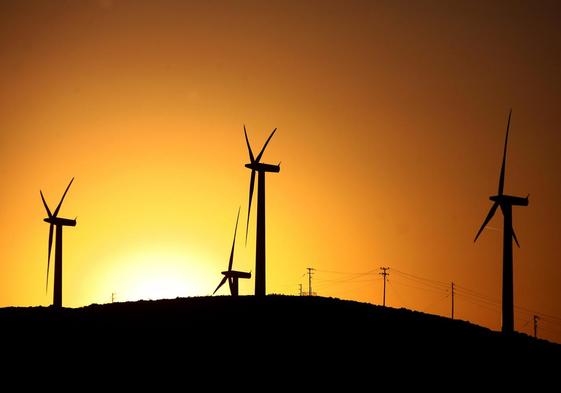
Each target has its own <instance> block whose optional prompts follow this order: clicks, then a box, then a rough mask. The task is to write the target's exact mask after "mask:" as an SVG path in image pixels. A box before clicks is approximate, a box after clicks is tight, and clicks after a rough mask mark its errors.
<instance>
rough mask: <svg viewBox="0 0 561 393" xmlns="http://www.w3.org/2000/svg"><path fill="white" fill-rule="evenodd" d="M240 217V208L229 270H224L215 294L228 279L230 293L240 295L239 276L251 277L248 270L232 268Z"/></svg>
mask: <svg viewBox="0 0 561 393" xmlns="http://www.w3.org/2000/svg"><path fill="white" fill-rule="evenodd" d="M239 219H240V209H238V217H237V218H236V229H234V242H233V243H232V251H231V252H230V262H229V263H228V270H226V271H225V272H222V274H223V275H224V278H222V281H220V284H218V286H217V287H216V289H215V290H214V292H213V293H212V294H213V295H214V294H215V293H216V291H218V290H219V289H220V287H221V286H222V285H224V283H225V282H226V281H228V285H229V286H230V294H231V295H232V296H238V279H239V278H251V273H246V272H238V271H236V270H232V265H233V263H234V248H235V246H236V233H237V232H238V221H239Z"/></svg>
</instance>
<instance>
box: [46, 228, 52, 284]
mask: <svg viewBox="0 0 561 393" xmlns="http://www.w3.org/2000/svg"><path fill="white" fill-rule="evenodd" d="M52 247H53V224H51V225H50V226H49V255H48V256H47V284H46V285H45V293H47V291H48V289H49V269H50V266H51V248H52Z"/></svg>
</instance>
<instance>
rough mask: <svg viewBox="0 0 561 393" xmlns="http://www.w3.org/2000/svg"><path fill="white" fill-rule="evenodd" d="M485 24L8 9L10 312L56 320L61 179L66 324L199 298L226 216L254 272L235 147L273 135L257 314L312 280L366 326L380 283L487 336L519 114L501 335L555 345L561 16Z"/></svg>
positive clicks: (482, 12)
mask: <svg viewBox="0 0 561 393" xmlns="http://www.w3.org/2000/svg"><path fill="white" fill-rule="evenodd" d="M476 3H477V4H473V2H468V1H466V2H461V1H460V2H453V3H448V2H442V3H439V2H423V1H421V2H400V1H397V2H383V1H382V2H378V1H376V2H374V1H372V2H369V1H344V2H343V1H340V2H338V1H324V2H323V1H321V2H320V1H311V2H308V1H303V2H290V1H289V2H281V1H279V2H275V1H273V2H269V1H267V2H263V1H240V2H237V1H233V2H231V1H208V2H207V1H201V2H190V1H174V0H163V1H144V0H137V1H129V0H114V1H93V0H92V1H75V2H63V1H44V2H43V1H21V2H20V1H3V2H1V4H0V83H1V86H2V88H1V89H0V173H1V174H2V177H3V182H2V184H3V186H2V190H1V191H0V222H1V223H2V227H1V229H0V234H1V236H0V282H1V285H0V306H1V307H7V306H30V305H44V306H46V305H49V304H51V301H52V286H50V287H49V290H48V292H47V293H45V273H46V265H47V237H48V227H49V226H48V224H46V223H45V222H43V221H42V220H43V218H45V217H46V213H45V210H44V208H43V206H42V203H41V200H40V196H39V190H40V189H41V190H42V191H43V192H44V193H45V197H46V199H47V201H48V202H49V205H51V204H52V205H55V206H56V203H58V200H59V199H60V196H61V194H62V192H63V191H64V189H65V187H66V185H67V184H68V182H69V180H70V179H71V178H72V177H75V181H74V183H73V185H72V188H71V189H70V191H69V193H68V195H67V197H66V200H65V203H64V206H63V207H62V210H61V215H62V216H63V217H67V218H72V219H73V218H74V217H76V216H77V226H76V227H72V228H65V229H64V262H63V264H64V273H63V282H64V284H63V293H64V298H63V299H64V306H66V307H79V306H83V305H88V304H91V303H108V302H110V301H111V294H112V293H116V300H117V301H129V300H138V299H159V298H175V297H185V296H203V295H210V294H211V293H212V291H213V290H214V288H215V287H216V285H218V283H219V281H220V279H221V277H222V276H221V271H223V270H225V269H226V267H227V263H228V257H229V254H230V247H231V244H232V235H233V231H234V224H235V218H236V212H237V210H238V207H239V206H241V214H240V227H239V228H238V240H237V244H236V250H235V260H234V267H235V268H236V269H237V270H241V271H247V272H249V271H252V272H254V271H255V218H256V215H255V212H256V210H252V213H251V214H252V217H251V221H250V226H249V237H248V241H247V246H246V244H245V230H246V226H245V222H246V217H247V204H248V188H249V177H250V171H249V170H248V169H247V168H245V167H244V165H245V164H246V163H248V162H249V157H248V153H247V148H246V146H245V140H244V136H243V125H244V124H245V125H246V126H247V130H248V135H249V137H250V140H251V141H252V144H253V145H254V146H255V147H254V149H257V150H258V149H259V148H260V146H262V144H263V143H264V141H265V139H266V138H267V136H268V135H269V134H270V132H271V130H272V129H273V128H275V127H277V128H278V131H277V132H276V134H275V136H274V138H273V139H272V140H271V142H270V144H269V146H268V148H267V151H266V153H265V155H264V160H265V162H268V163H273V164H278V163H279V162H281V161H282V164H281V165H282V170H281V172H280V173H278V174H274V175H271V176H268V177H267V191H266V192H267V208H266V214H267V232H266V235H267V292H268V293H281V294H291V295H297V294H298V293H299V284H302V285H303V289H304V290H307V287H308V278H307V276H305V273H306V268H307V267H314V268H315V269H317V270H316V272H315V274H314V276H313V281H312V285H314V288H313V290H314V291H315V292H317V293H318V294H319V295H321V296H333V297H340V298H344V299H352V300H358V301H363V302H370V303H375V304H380V303H381V302H382V285H383V283H382V280H381V276H380V275H378V272H379V267H380V266H389V267H390V276H389V280H390V282H389V286H388V290H387V291H388V292H387V302H388V305H390V306H392V307H398V308H399V307H406V308H410V309H415V310H420V311H425V312H430V313H435V314H440V315H446V316H448V315H449V313H450V297H449V294H448V295H447V292H446V290H447V288H448V287H447V285H448V284H449V283H451V282H452V281H454V282H455V283H457V284H458V285H459V286H460V287H461V288H464V289H463V291H464V292H463V295H462V292H459V294H458V296H457V298H456V300H457V303H456V316H457V318H460V319H465V320H470V321H472V322H474V323H477V324H480V325H483V326H487V327H490V328H492V329H499V328H500V305H498V304H495V303H494V302H495V301H496V302H500V296H501V292H500V290H501V256H502V221H501V219H500V218H499V217H495V218H494V219H493V221H491V223H490V227H491V228H487V229H486V230H485V231H484V232H483V233H482V235H481V237H480V238H479V239H478V242H477V243H476V244H474V242H473V238H474V236H475V233H476V231H477V229H478V228H479V226H480V225H481V222H482V220H483V219H484V216H485V214H486V212H487V211H488V209H489V207H490V201H489V200H488V197H489V196H490V195H493V194H494V193H496V188H497V182H498V177H499V169H500V159H501V154H502V146H503V142H504V131H505V127H506V120H507V116H508V111H509V109H510V108H511V107H512V108H513V112H512V124H511V134H510V138H511V139H510V142H509V143H510V146H509V156H508V160H507V166H506V185H505V190H506V191H507V192H509V193H512V194H514V195H521V196H526V195H527V194H528V193H530V194H531V196H530V205H529V206H528V207H527V208H524V209H517V208H514V212H513V217H514V227H515V230H516V234H517V236H518V239H519V240H520V244H521V248H519V249H518V248H515V249H514V303H515V305H517V307H518V308H517V309H516V310H515V328H516V329H517V330H520V331H523V332H526V333H529V334H530V333H531V328H532V323H531V322H529V321H530V320H531V318H532V316H533V314H534V313H535V312H539V313H543V314H545V315H548V316H551V317H552V318H551V319H547V318H544V319H543V320H542V321H541V322H540V323H541V329H542V330H540V331H541V332H542V334H543V337H545V338H548V339H550V340H553V341H557V342H561V286H560V285H559V283H560V280H561V248H560V247H559V244H558V243H559V238H560V235H561V230H560V229H559V222H560V221H561V207H560V206H559V203H558V201H559V200H561V177H560V175H559V169H560V168H561V132H560V130H559V125H558V124H559V115H560V114H559V108H560V105H561V78H560V75H561V74H560V73H559V69H560V66H561V56H560V53H561V33H560V31H561V29H559V26H558V15H559V11H561V9H560V7H559V5H558V4H557V3H556V2H551V3H549V2H544V3H543V4H541V5H540V6H533V5H532V4H533V3H531V2H528V3H524V2H521V3H516V4H511V5H510V6H511V7H507V9H505V6H504V3H502V2H496V4H494V5H488V4H487V3H486V2H481V3H479V2H476ZM254 203H255V199H254ZM253 209H255V205H254V207H253ZM493 228H496V229H498V230H493ZM392 269H394V270H392ZM424 279H426V280H425V281H423V280H424ZM431 285H432V286H431ZM253 291H254V280H253V278H252V279H250V280H241V281H240V294H242V295H251V294H253ZM459 291H461V289H460V290H459ZM227 294H228V290H227V288H226V286H224V287H223V288H222V289H221V290H220V291H219V292H218V295H227ZM482 296H483V297H482ZM556 318H557V319H558V321H559V322H558V323H556V322H555V320H556Z"/></svg>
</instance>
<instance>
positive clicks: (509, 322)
mask: <svg viewBox="0 0 561 393" xmlns="http://www.w3.org/2000/svg"><path fill="white" fill-rule="evenodd" d="M511 115H512V109H511V110H510V113H509V114H508V123H507V126H506V137H505V146H504V151H503V163H502V166H501V174H500V176H499V192H498V193H497V195H493V196H491V197H489V199H490V200H491V201H493V206H491V210H489V213H488V214H487V217H485V221H483V225H481V228H479V231H478V232H477V235H475V239H474V240H473V241H474V242H475V241H476V240H477V238H478V237H479V235H480V234H481V232H482V231H483V229H484V228H485V226H486V225H487V224H488V223H489V221H490V220H491V218H493V215H494V214H495V212H496V211H497V208H498V207H500V208H501V211H502V212H503V218H504V224H503V299H502V302H503V304H502V318H503V321H502V331H503V333H512V332H514V295H513V266H512V239H514V241H515V242H516V245H517V246H518V247H520V244H519V243H518V239H517V238H516V234H515V232H514V228H513V227H512V206H528V197H529V196H530V195H529V194H528V196H527V197H526V198H522V197H517V196H511V195H505V194H504V193H503V190H504V182H505V165H506V151H507V145H508V132H509V129H510V116H511Z"/></svg>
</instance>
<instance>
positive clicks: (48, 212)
mask: <svg viewBox="0 0 561 393" xmlns="http://www.w3.org/2000/svg"><path fill="white" fill-rule="evenodd" d="M39 194H41V200H42V201H43V205H45V209H47V214H48V215H49V218H51V217H52V216H53V215H52V214H51V211H50V210H49V206H47V202H46V201H45V197H44V196H43V191H41V190H39Z"/></svg>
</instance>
